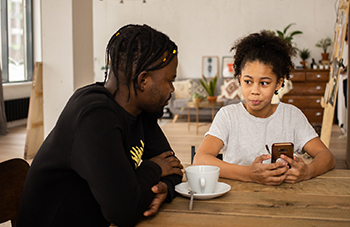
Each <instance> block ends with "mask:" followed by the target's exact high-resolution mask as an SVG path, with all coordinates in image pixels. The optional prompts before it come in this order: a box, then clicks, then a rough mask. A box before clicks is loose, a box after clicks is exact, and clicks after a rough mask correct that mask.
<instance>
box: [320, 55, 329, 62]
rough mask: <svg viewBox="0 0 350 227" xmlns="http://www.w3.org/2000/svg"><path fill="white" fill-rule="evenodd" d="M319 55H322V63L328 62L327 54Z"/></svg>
mask: <svg viewBox="0 0 350 227" xmlns="http://www.w3.org/2000/svg"><path fill="white" fill-rule="evenodd" d="M321 55H322V61H327V60H328V56H329V53H321Z"/></svg>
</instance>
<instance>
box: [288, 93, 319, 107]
mask: <svg viewBox="0 0 350 227" xmlns="http://www.w3.org/2000/svg"><path fill="white" fill-rule="evenodd" d="M321 97H322V96H297V95H285V96H283V98H282V102H284V103H289V104H292V105H294V106H296V107H298V108H299V109H303V108H320V107H321Z"/></svg>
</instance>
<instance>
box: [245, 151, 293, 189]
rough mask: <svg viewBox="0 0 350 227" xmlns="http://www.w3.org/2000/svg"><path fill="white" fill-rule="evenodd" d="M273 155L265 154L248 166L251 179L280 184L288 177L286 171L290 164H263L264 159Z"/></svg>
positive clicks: (263, 182)
mask: <svg viewBox="0 0 350 227" xmlns="http://www.w3.org/2000/svg"><path fill="white" fill-rule="evenodd" d="M270 158H271V155H266V154H263V155H261V156H259V157H257V158H255V160H254V161H253V162H252V164H250V165H249V166H248V168H249V176H250V178H251V181H253V182H256V183H260V184H266V185H280V184H282V183H283V181H284V180H285V179H286V175H285V173H286V172H287V171H288V166H287V164H286V163H284V162H278V163H271V164H263V163H262V162H263V161H264V160H267V159H270Z"/></svg>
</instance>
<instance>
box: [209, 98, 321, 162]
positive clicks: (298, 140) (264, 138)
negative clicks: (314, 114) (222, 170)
mask: <svg viewBox="0 0 350 227" xmlns="http://www.w3.org/2000/svg"><path fill="white" fill-rule="evenodd" d="M206 135H211V136H214V137H217V138H218V139H220V140H222V142H223V143H224V146H223V149H222V151H223V160H224V161H226V162H229V163H234V164H238V165H250V164H251V163H252V162H253V161H254V159H255V158H256V157H258V156H260V155H261V154H267V151H266V148H265V145H266V144H267V145H268V146H269V148H270V150H271V145H272V144H273V143H281V142H292V143H293V144H294V151H295V152H296V151H301V150H302V148H303V147H304V145H305V144H306V143H307V142H308V141H310V140H311V139H313V138H315V137H317V136H318V135H317V133H316V132H315V130H314V129H313V127H312V126H311V125H310V123H309V122H308V120H307V118H306V117H305V115H304V114H303V113H302V112H301V111H300V110H299V109H298V108H297V107H295V106H293V105H290V104H286V103H279V104H278V106H277V109H276V111H275V112H274V113H273V114H272V115H271V116H269V117H268V118H258V117H255V116H253V115H251V114H250V113H249V112H248V111H247V110H246V109H245V108H244V106H243V103H238V104H232V105H227V106H225V107H223V108H221V109H220V110H219V112H218V113H217V114H216V116H215V119H214V121H213V123H212V125H211V127H210V129H209V131H208V132H207V133H206V134H205V136H206Z"/></svg>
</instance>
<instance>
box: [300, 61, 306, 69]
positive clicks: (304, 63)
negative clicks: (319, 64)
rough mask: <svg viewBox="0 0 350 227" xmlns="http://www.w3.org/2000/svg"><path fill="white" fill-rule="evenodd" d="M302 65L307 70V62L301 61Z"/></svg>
mask: <svg viewBox="0 0 350 227" xmlns="http://www.w3.org/2000/svg"><path fill="white" fill-rule="evenodd" d="M300 64H301V65H302V66H303V68H304V69H306V61H301V62H300Z"/></svg>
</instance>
